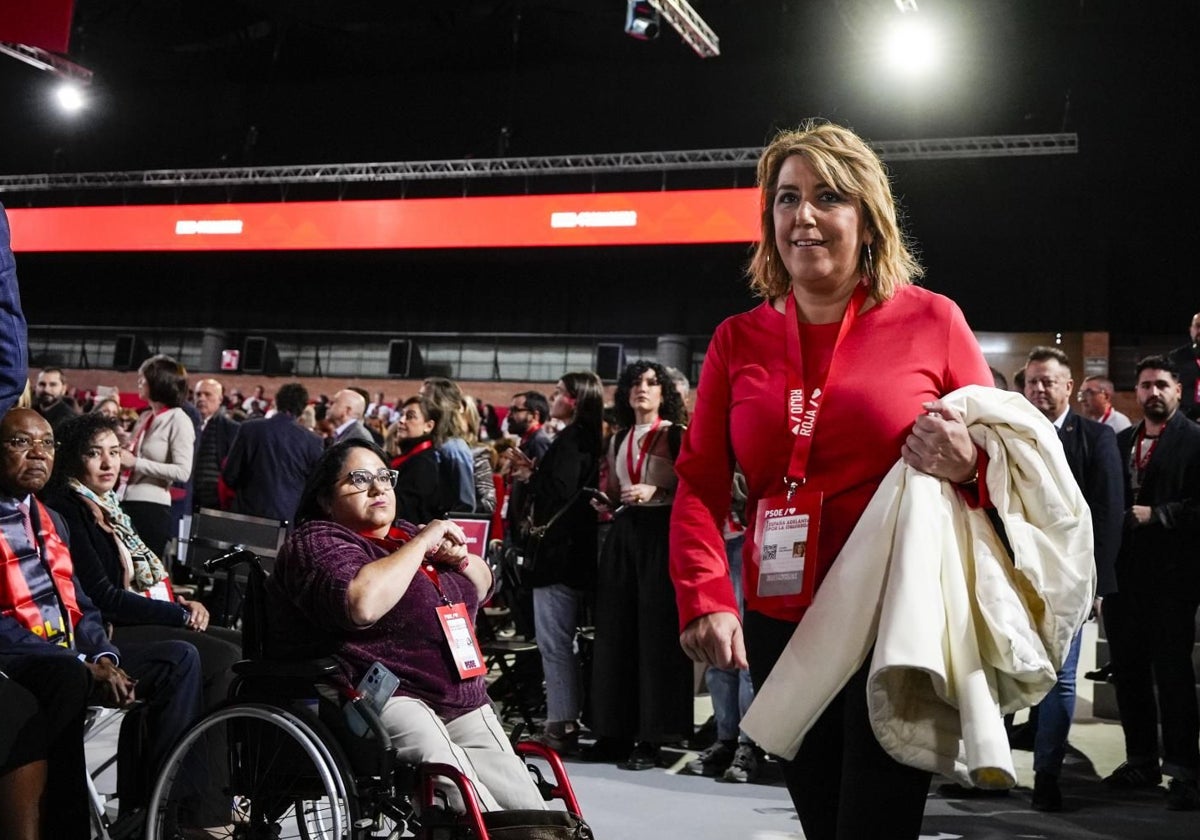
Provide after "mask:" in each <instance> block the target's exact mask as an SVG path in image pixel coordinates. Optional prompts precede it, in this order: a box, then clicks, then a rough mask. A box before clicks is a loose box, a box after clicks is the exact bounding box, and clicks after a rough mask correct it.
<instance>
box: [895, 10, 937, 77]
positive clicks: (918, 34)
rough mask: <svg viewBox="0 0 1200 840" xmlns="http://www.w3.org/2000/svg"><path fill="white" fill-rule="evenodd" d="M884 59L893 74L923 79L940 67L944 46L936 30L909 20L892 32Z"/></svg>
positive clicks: (914, 20)
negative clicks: (923, 76) (893, 71)
mask: <svg viewBox="0 0 1200 840" xmlns="http://www.w3.org/2000/svg"><path fill="white" fill-rule="evenodd" d="M884 56H885V58H886V60H887V63H888V65H889V66H890V67H891V68H892V69H893V70H895V71H897V72H899V73H903V74H905V75H908V76H921V75H925V74H927V73H929V72H930V71H932V70H934V69H935V68H937V66H938V65H939V64H940V62H941V44H940V40H939V38H938V35H937V32H936V31H935V30H934V28H933V27H932V26H930V25H929V24H928V23H925V22H924V21H921V20H920V19H914V18H912V17H911V16H906V17H905V18H904V19H902V20H898V21H896V22H895V23H893V24H892V26H891V27H890V28H889V29H888V32H887V35H886V37H885V40H884Z"/></svg>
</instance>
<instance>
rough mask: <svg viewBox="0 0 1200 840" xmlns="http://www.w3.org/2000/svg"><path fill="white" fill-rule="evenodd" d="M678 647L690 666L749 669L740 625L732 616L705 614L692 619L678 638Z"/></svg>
mask: <svg viewBox="0 0 1200 840" xmlns="http://www.w3.org/2000/svg"><path fill="white" fill-rule="evenodd" d="M679 645H680V647H682V648H683V652H684V653H686V654H687V655H688V657H689V658H690V659H691V660H693V661H694V662H700V663H702V664H704V665H711V666H713V667H714V668H737V669H738V670H745V669H747V668H749V667H750V664H749V662H748V661H747V659H746V643H745V641H744V640H743V639H742V622H741V621H740V620H739V619H738V617H737V616H736V615H734V614H733V613H728V612H715V613H708V614H706V615H702V616H699V617H698V618H694V619H692V620H691V622H689V623H688V626H687V627H685V628H683V632H682V633H680V634H679Z"/></svg>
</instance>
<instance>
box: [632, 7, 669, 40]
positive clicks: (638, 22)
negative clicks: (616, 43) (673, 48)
mask: <svg viewBox="0 0 1200 840" xmlns="http://www.w3.org/2000/svg"><path fill="white" fill-rule="evenodd" d="M661 28H662V22H661V20H660V19H659V16H658V10H657V9H655V8H654V7H653V6H651V5H650V3H649V2H647V0H626V3H625V34H626V35H628V36H629V37H631V38H637V39H638V40H639V41H653V40H654V39H655V38H657V37H658V32H659V30H660V29H661Z"/></svg>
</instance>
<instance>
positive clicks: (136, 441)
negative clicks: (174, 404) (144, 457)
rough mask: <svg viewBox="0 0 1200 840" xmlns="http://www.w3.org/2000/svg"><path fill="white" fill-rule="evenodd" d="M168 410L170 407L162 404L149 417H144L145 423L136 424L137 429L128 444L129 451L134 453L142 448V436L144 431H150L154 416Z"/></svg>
mask: <svg viewBox="0 0 1200 840" xmlns="http://www.w3.org/2000/svg"><path fill="white" fill-rule="evenodd" d="M170 410H171V409H170V408H169V407H168V406H165V405H164V406H163V407H162V408H160V409H159V410H158V411H156V412H154V413H153V414H151V415H150V416H149V417H147V418H146V423H145V425H139V426H138V429H137V431H136V432H134V435H133V443H131V444H130V445H129V451H130V452H132V453H133V454H134V455H137V454H138V450H140V449H141V448H142V437H143V436H144V435H145V434H146V432H148V431H150V427H151V426H153V425H154V420H155V418H156V417H158V415H160V414H163V413H165V412H167V411H170Z"/></svg>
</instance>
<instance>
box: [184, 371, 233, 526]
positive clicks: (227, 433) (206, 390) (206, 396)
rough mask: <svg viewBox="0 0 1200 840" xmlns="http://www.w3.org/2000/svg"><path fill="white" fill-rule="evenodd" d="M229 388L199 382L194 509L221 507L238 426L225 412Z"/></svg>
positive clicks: (203, 381) (216, 383)
mask: <svg viewBox="0 0 1200 840" xmlns="http://www.w3.org/2000/svg"><path fill="white" fill-rule="evenodd" d="M224 401H225V389H224V387H222V385H221V383H220V382H218V381H217V380H215V379H201V380H200V381H199V382H197V383H196V411H197V412H199V414H200V434H199V435H197V437H196V441H197V444H198V449H197V453H196V460H195V462H194V464H195V466H194V467H193V468H192V483H193V485H194V487H195V493H194V495H193V496H192V506H193V509H194V510H197V509H199V508H202V507H204V508H210V509H219V508H220V507H221V500H220V493H219V491H218V486H219V484H220V479H221V467H222V466H224V464H225V459H226V458H228V457H229V450H230V449H232V448H233V441H234V438H236V437H237V433H238V423H237V421H236V420H233V419H232V418H230V417H229V415H227V414H226V413H225V406H224Z"/></svg>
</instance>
